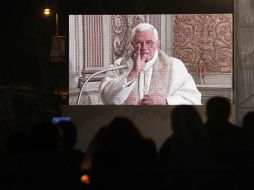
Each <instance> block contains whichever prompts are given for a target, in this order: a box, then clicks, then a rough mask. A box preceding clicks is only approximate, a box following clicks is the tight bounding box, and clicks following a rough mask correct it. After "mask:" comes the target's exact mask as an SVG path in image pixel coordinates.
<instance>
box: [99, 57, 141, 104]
mask: <svg viewBox="0 0 254 190" xmlns="http://www.w3.org/2000/svg"><path fill="white" fill-rule="evenodd" d="M121 60H122V58H120V59H117V60H116V61H115V63H114V66H119V65H120V62H121ZM135 83H136V79H135V80H132V81H129V82H127V75H126V74H123V75H120V76H119V75H118V74H117V71H109V72H107V76H106V77H105V78H104V79H103V81H102V82H101V84H100V87H99V89H100V98H101V101H102V102H103V103H104V104H115V105H119V104H123V103H124V101H125V100H126V99H127V98H128V96H129V94H130V92H131V91H132V89H133V87H134V85H135Z"/></svg>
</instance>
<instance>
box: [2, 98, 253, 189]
mask: <svg viewBox="0 0 254 190" xmlns="http://www.w3.org/2000/svg"><path fill="white" fill-rule="evenodd" d="M205 106H206V114H207V121H206V122H205V123H204V122H203V120H202V118H201V116H200V114H199V112H198V111H197V109H196V108H195V107H194V106H191V105H179V106H174V107H173V108H172V112H171V127H172V130H173V134H172V135H171V136H169V137H168V138H167V139H166V140H165V142H164V143H163V144H162V146H161V147H160V148H159V150H158V149H157V148H156V144H155V142H154V141H153V140H152V139H150V138H146V137H144V136H142V134H141V133H140V131H139V130H138V128H137V127H136V126H135V124H134V123H133V122H132V121H131V120H130V119H128V118H125V117H116V118H115V119H113V120H112V121H111V123H110V124H108V125H104V126H102V127H101V128H100V129H99V130H98V131H97V133H96V134H95V136H94V137H93V139H92V141H91V142H90V144H89V147H88V149H87V151H86V152H82V151H80V150H78V149H75V148H74V147H75V143H76V137H77V129H76V126H75V125H74V123H72V122H69V121H61V122H59V123H57V124H53V123H52V122H50V121H46V122H40V123H38V124H36V125H35V126H33V127H32V128H31V129H30V130H29V131H15V132H13V133H11V134H10V135H9V136H8V138H7V140H6V142H5V146H4V147H1V148H0V158H1V160H0V174H1V179H0V189H10V190H23V189H24V190H30V189H33V190H38V189H39V190H40V189H68V190H69V189H70V190H82V189H85V190H97V189H98V190H101V189H110V190H112V189H117V190H118V189H119V190H121V189H124V190H125V189H126V190H127V189H128V190H131V189H139V190H140V189H145V190H147V189H153V190H155V189H156V190H157V189H158V190H166V189H172V190H175V189H188V190H189V189H191V190H192V189H193V190H201V189H202V190H206V189H209V190H210V189H211V190H215V189H216V190H217V189H223V190H225V189H231V190H242V189H254V183H253V182H252V181H253V179H254V178H253V177H254V111H252V112H248V113H247V114H246V115H244V117H243V123H242V125H241V126H237V125H235V124H233V123H231V122H229V116H230V112H231V104H230V102H229V100H228V99H226V98H223V97H213V98H211V99H209V100H208V102H207V103H206V105H205ZM155 127H156V126H155Z"/></svg>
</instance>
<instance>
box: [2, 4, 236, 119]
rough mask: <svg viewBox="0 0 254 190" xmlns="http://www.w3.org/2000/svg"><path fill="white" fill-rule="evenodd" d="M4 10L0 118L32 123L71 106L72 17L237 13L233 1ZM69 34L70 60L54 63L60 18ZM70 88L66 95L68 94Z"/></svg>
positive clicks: (61, 32) (23, 6) (33, 6)
mask: <svg viewBox="0 0 254 190" xmlns="http://www.w3.org/2000/svg"><path fill="white" fill-rule="evenodd" d="M6 4H7V5H6V6H5V7H6V8H5V10H4V11H3V12H2V14H3V15H2V19H1V20H2V22H1V24H2V27H1V28H2V32H3V34H2V39H1V42H2V43H1V46H2V48H1V49H2V52H3V53H2V57H1V58H2V59H1V69H0V72H1V73H0V98H1V101H0V103H1V104H0V113H1V117H0V120H9V119H12V120H15V121H17V122H18V121H22V122H26V121H31V120H36V119H40V118H44V117H49V116H52V115H59V114H60V108H59V106H60V105H63V104H68V40H69V39H68V15H69V14H138V13H142V14H144V13H154V14H156V13H157V14H161V13H233V11H234V1H233V0H156V1H152V0H127V1H121V0H93V1H88V0H76V1H75V0H74V1H67V0H52V1H50V0H47V1H45V0H36V1H34V0H13V1H8V2H6ZM46 6H48V7H50V8H52V9H53V10H56V11H57V12H58V15H59V35H64V36H66V37H67V38H66V60H67V61H66V62H63V63H52V62H50V57H49V52H50V48H51V42H52V36H53V35H55V32H56V30H55V17H54V16H53V15H52V16H51V17H48V18H46V17H44V16H43V14H42V10H43V8H45V7H46ZM63 92H65V93H63Z"/></svg>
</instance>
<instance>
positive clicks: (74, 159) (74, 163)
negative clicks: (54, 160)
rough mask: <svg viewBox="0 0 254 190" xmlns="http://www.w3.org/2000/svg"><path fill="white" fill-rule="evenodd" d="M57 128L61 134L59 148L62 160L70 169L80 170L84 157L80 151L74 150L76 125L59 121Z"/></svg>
mask: <svg viewBox="0 0 254 190" xmlns="http://www.w3.org/2000/svg"><path fill="white" fill-rule="evenodd" d="M57 126H58V127H59V129H60V131H61V134H62V138H61V148H62V153H63V156H64V158H65V159H66V161H67V163H68V164H69V166H70V167H71V168H73V169H74V168H75V169H76V170H80V166H81V162H82V160H83V157H84V155H83V153H82V151H80V150H78V149H76V148H74V146H75V144H76V141H77V127H76V125H75V124H74V123H73V122H71V121H61V122H59V123H57Z"/></svg>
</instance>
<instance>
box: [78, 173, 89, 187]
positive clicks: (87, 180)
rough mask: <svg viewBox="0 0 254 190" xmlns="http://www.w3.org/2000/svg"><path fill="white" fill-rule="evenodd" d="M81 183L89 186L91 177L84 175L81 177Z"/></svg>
mask: <svg viewBox="0 0 254 190" xmlns="http://www.w3.org/2000/svg"><path fill="white" fill-rule="evenodd" d="M80 179H81V182H82V183H83V184H85V185H88V184H89V183H90V177H89V175H87V174H84V175H82V176H81V178H80Z"/></svg>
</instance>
